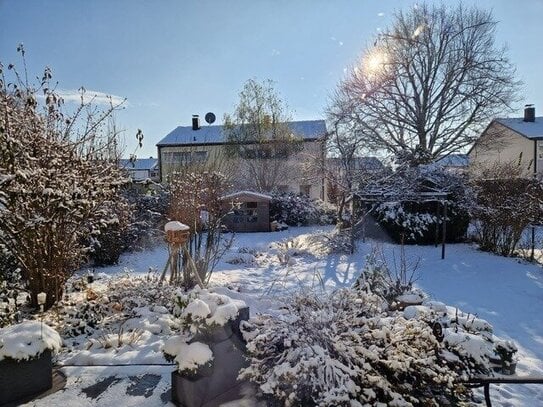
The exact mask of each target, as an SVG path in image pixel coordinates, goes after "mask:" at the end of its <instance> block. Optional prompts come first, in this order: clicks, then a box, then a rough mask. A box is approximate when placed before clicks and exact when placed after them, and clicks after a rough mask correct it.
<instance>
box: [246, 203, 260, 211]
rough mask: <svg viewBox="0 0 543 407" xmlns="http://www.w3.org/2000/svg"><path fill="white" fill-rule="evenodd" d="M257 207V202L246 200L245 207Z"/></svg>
mask: <svg viewBox="0 0 543 407" xmlns="http://www.w3.org/2000/svg"><path fill="white" fill-rule="evenodd" d="M257 207H258V203H257V202H247V209H255V208H257Z"/></svg>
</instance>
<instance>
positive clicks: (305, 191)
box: [300, 185, 311, 196]
mask: <svg viewBox="0 0 543 407" xmlns="http://www.w3.org/2000/svg"><path fill="white" fill-rule="evenodd" d="M300 194H302V195H305V196H311V185H300Z"/></svg>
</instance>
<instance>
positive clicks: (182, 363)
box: [162, 336, 213, 373]
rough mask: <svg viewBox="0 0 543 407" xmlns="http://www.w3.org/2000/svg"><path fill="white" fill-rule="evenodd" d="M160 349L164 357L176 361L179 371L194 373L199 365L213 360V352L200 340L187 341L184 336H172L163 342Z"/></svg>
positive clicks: (201, 365) (204, 364)
mask: <svg viewBox="0 0 543 407" xmlns="http://www.w3.org/2000/svg"><path fill="white" fill-rule="evenodd" d="M162 351H163V352H164V354H165V355H166V357H167V358H168V359H170V360H173V361H175V363H177V369H178V370H179V372H182V373H185V372H189V373H195V372H196V371H197V370H198V369H199V368H200V367H203V366H206V365H209V364H210V363H211V362H212V361H213V352H211V349H210V348H209V346H207V345H206V344H205V343H201V342H193V343H187V338H186V337H184V336H173V337H171V338H170V339H168V340H167V341H166V342H165V343H164V347H163V348H162Z"/></svg>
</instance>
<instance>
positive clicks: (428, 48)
mask: <svg viewBox="0 0 543 407" xmlns="http://www.w3.org/2000/svg"><path fill="white" fill-rule="evenodd" d="M496 24H497V23H496V21H495V20H494V19H493V17H492V14H491V13H490V12H488V11H483V10H480V9H477V8H467V7H465V6H463V5H458V6H456V7H454V8H452V7H448V6H446V5H440V6H430V5H419V6H416V7H414V8H412V9H411V10H409V11H407V12H401V11H400V12H398V13H397V14H396V15H395V20H394V22H393V24H392V26H391V28H390V29H389V30H387V31H385V32H383V33H382V34H380V35H379V36H378V37H377V39H376V41H375V43H374V46H372V47H369V48H368V49H366V50H365V52H364V53H363V55H362V57H361V59H360V63H359V64H357V65H356V66H355V67H354V69H353V70H352V72H351V73H350V74H349V75H348V76H347V78H346V79H344V80H343V81H342V82H341V83H340V85H339V87H338V89H337V91H336V94H335V97H334V102H333V105H332V109H331V111H332V113H334V114H335V115H337V116H338V117H341V118H345V117H346V118H348V119H349V120H350V121H351V122H352V123H353V124H354V125H356V128H357V131H358V133H359V134H360V135H361V136H363V137H364V139H365V140H366V142H367V143H368V146H369V147H372V148H375V149H384V150H386V151H388V152H389V153H392V154H393V155H395V156H396V157H397V158H398V159H403V161H404V162H408V163H410V164H411V165H417V164H419V163H425V162H430V161H432V160H433V159H435V158H437V157H443V156H447V155H449V154H451V153H454V152H458V151H461V150H462V149H463V148H465V147H466V146H468V145H470V144H471V143H472V142H473V141H474V140H475V139H476V137H477V136H478V134H480V131H481V129H482V126H483V125H485V124H486V123H487V122H488V120H489V119H490V118H492V117H493V116H495V115H496V114H498V113H499V112H502V111H503V110H506V109H511V105H512V104H513V103H514V102H515V101H516V92H517V89H518V87H519V82H517V81H516V80H515V69H514V67H513V65H512V64H511V62H510V61H509V59H508V57H507V55H506V50H505V48H504V47H498V46H496V44H495V38H494V37H495V29H496Z"/></svg>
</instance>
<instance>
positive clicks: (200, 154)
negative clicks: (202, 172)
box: [192, 151, 207, 163]
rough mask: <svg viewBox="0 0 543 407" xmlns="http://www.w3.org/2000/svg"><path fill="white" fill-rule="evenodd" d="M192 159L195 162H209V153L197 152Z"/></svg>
mask: <svg viewBox="0 0 543 407" xmlns="http://www.w3.org/2000/svg"><path fill="white" fill-rule="evenodd" d="M192 159H193V161H195V162H199V163H201V162H204V161H205V160H207V151H195V152H194V154H193V155H192Z"/></svg>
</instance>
